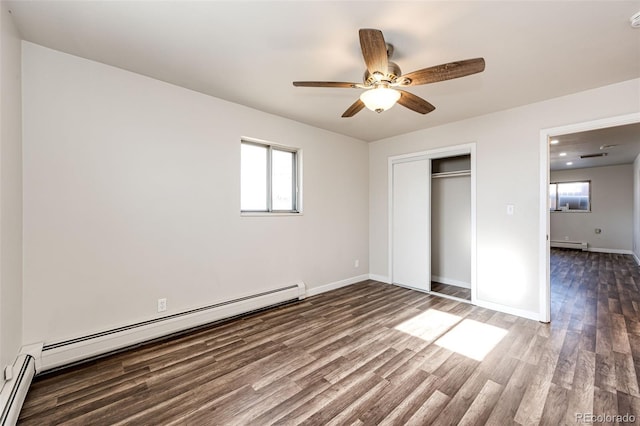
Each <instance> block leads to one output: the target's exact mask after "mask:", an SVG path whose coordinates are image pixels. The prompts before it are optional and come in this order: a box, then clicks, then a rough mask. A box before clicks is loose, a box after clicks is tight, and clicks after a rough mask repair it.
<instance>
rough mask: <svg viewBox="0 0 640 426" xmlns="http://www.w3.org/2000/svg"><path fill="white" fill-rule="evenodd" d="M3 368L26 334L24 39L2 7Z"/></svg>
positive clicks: (0, 193) (0, 195) (0, 346)
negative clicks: (24, 298)
mask: <svg viewBox="0 0 640 426" xmlns="http://www.w3.org/2000/svg"><path fill="white" fill-rule="evenodd" d="M0 13H1V15H2V16H1V18H0V19H1V21H0V93H2V96H1V101H0V367H2V368H4V366H6V365H8V364H12V363H13V362H14V361H15V358H16V356H17V355H18V352H19V350H20V344H21V333H22V145H21V143H22V121H21V115H22V98H21V96H22V95H21V74H20V73H21V63H20V62H21V53H20V35H19V34H18V30H17V29H16V27H15V26H14V24H13V19H12V17H11V15H10V13H9V9H8V6H7V4H6V3H5V2H0Z"/></svg>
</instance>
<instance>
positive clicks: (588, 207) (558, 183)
mask: <svg viewBox="0 0 640 426" xmlns="http://www.w3.org/2000/svg"><path fill="white" fill-rule="evenodd" d="M566 183H587V184H588V185H589V204H588V206H587V209H586V210H577V209H569V210H562V209H559V208H558V201H559V199H560V198H559V197H560V196H559V195H558V185H562V184H566ZM551 185H556V209H555V210H551V209H549V211H550V212H551V213H591V180H589V179H580V180H571V181H561V182H549V192H550V191H551Z"/></svg>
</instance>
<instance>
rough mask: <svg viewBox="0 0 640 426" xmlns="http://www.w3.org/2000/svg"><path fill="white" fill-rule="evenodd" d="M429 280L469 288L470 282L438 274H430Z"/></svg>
mask: <svg viewBox="0 0 640 426" xmlns="http://www.w3.org/2000/svg"><path fill="white" fill-rule="evenodd" d="M431 281H435V282H437V283H440V284H446V285H452V286H455V287H462V288H471V283H468V282H464V281H459V280H454V279H453V278H446V277H441V276H439V275H431Z"/></svg>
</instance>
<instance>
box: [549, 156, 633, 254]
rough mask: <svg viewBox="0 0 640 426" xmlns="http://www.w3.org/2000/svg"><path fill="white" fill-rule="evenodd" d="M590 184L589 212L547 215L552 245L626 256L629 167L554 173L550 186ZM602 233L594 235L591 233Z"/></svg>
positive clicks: (629, 233) (629, 216) (629, 226)
mask: <svg viewBox="0 0 640 426" xmlns="http://www.w3.org/2000/svg"><path fill="white" fill-rule="evenodd" d="M577 180H590V181H591V211H590V212H551V215H550V216H551V218H550V226H551V234H550V238H551V240H552V241H564V240H566V241H582V242H587V243H588V246H589V248H590V249H606V250H614V251H626V252H630V251H631V248H632V240H633V238H632V237H633V232H632V230H633V220H632V217H633V165H631V164H624V165H619V166H609V167H592V168H586V169H573V170H558V171H552V172H551V182H571V181H577ZM596 228H600V229H602V233H601V234H596V233H595V229H596Z"/></svg>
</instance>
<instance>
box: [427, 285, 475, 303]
mask: <svg viewBox="0 0 640 426" xmlns="http://www.w3.org/2000/svg"><path fill="white" fill-rule="evenodd" d="M431 291H433V292H436V293H440V294H446V295H447V296H453V297H457V298H459V299H464V300H471V289H470V288H464V287H458V286H455V285H448V284H442V283H437V282H435V281H431Z"/></svg>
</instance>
